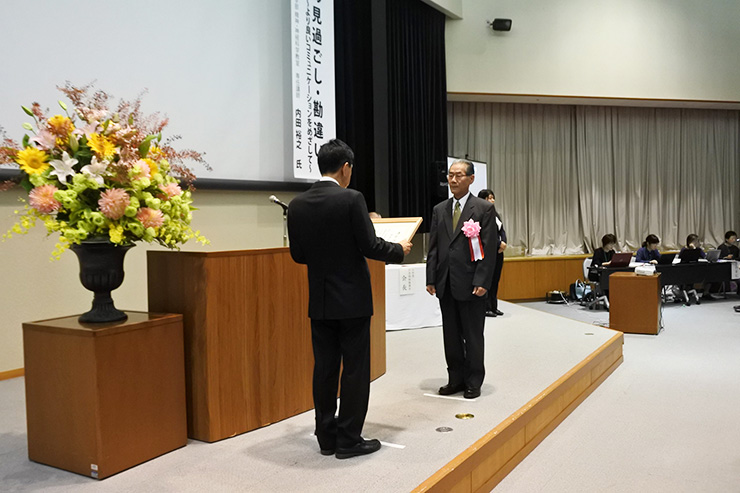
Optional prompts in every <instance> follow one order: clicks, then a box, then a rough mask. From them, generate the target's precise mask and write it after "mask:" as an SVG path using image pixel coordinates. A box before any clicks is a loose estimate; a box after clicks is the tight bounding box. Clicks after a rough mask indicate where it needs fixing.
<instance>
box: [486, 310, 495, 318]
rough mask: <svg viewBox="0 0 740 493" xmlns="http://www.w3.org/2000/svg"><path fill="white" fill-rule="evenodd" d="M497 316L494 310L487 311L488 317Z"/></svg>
mask: <svg viewBox="0 0 740 493" xmlns="http://www.w3.org/2000/svg"><path fill="white" fill-rule="evenodd" d="M495 316H496V312H492V311H487V312H486V317H495Z"/></svg>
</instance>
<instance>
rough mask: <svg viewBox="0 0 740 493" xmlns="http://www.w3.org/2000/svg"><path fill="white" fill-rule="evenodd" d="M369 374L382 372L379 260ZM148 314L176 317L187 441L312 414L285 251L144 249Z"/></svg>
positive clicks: (300, 309)
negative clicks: (180, 327) (181, 334)
mask: <svg viewBox="0 0 740 493" xmlns="http://www.w3.org/2000/svg"><path fill="white" fill-rule="evenodd" d="M368 266H369V269H370V276H371V279H372V289H373V301H374V307H375V315H374V316H373V318H372V321H371V325H370V378H371V379H375V378H377V377H379V376H380V375H382V374H384V373H385V264H383V263H382V262H375V261H368ZM147 272H148V280H149V310H150V311H153V312H160V311H161V312H170V313H182V314H183V315H184V319H183V320H184V328H185V367H186V379H187V410H188V436H189V437H191V438H195V439H197V440H203V441H206V442H215V441H217V440H222V439H224V438H228V437H232V436H234V435H238V434H240V433H244V432H247V431H250V430H254V429H256V428H259V427H262V426H266V425H269V424H271V423H275V422H276V421H280V420H283V419H285V418H289V417H291V416H295V415H296V414H300V413H302V412H305V411H308V410H309V409H312V408H313V397H312V390H311V389H312V374H313V350H312V346H311V324H310V320H309V318H308V276H307V272H306V266H305V265H299V264H296V263H295V262H293V260H292V259H291V257H290V252H289V250H288V249H287V248H271V249H265V250H243V251H227V252H166V251H149V252H147Z"/></svg>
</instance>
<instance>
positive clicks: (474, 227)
mask: <svg viewBox="0 0 740 493" xmlns="http://www.w3.org/2000/svg"><path fill="white" fill-rule="evenodd" d="M462 232H463V233H464V234H465V236H466V237H467V238H468V242H469V243H470V260H471V262H475V261H478V260H483V258H484V257H485V254H484V253H483V243H481V241H480V223H479V222H478V221H473V220H472V219H468V220H467V221H465V222H464V223H463V225H462Z"/></svg>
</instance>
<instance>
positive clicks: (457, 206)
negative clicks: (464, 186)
mask: <svg viewBox="0 0 740 493" xmlns="http://www.w3.org/2000/svg"><path fill="white" fill-rule="evenodd" d="M461 213H462V211H461V210H460V201H459V200H456V201H455V210H454V211H453V212H452V229H453V230H454V229H455V228H457V222H458V221H459V220H460V214H461Z"/></svg>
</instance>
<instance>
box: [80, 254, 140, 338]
mask: <svg viewBox="0 0 740 493" xmlns="http://www.w3.org/2000/svg"><path fill="white" fill-rule="evenodd" d="M133 246H134V245H126V246H119V245H115V244H113V243H111V242H110V241H108V240H107V239H106V240H103V239H100V240H96V239H92V240H84V241H82V242H81V243H80V244H79V245H72V246H71V248H72V251H74V252H75V253H76V254H77V259H78V260H79V261H80V281H82V285H83V286H85V288H86V289H89V290H90V291H92V292H93V293H95V296H94V297H93V302H92V309H91V310H90V311H89V312H87V313H83V314H82V315H81V316H80V318H79V321H80V322H83V323H99V322H117V321H119V320H126V318H128V315H126V314H125V313H124V312H122V311H121V310H118V309H117V308H116V307H115V306H113V298H111V294H110V293H111V291H113V290H114V289H117V288H118V287H119V286H120V285H121V283H123V257H124V256H125V255H126V252H127V251H128V250H129V249H130V248H131V247H133Z"/></svg>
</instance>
